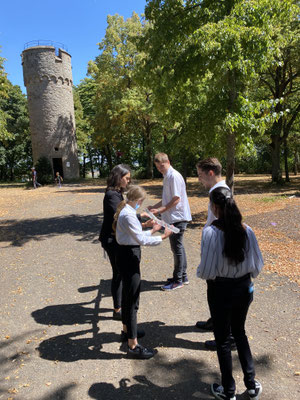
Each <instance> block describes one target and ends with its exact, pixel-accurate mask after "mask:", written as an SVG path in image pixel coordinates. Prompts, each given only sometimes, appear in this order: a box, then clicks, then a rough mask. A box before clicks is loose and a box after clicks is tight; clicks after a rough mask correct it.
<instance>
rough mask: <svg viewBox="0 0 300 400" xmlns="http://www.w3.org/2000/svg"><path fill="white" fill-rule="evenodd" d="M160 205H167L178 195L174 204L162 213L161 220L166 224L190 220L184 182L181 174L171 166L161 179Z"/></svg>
mask: <svg viewBox="0 0 300 400" xmlns="http://www.w3.org/2000/svg"><path fill="white" fill-rule="evenodd" d="M163 185H164V186H163V194H162V205H163V206H165V205H167V204H168V203H169V202H170V201H171V200H172V199H173V197H175V196H176V197H179V198H180V201H179V203H178V204H176V206H174V207H172V208H170V209H169V210H167V211H165V212H163V213H162V220H163V221H165V222H167V223H168V224H174V223H175V222H180V221H191V220H192V216H191V210H190V205H189V201H188V198H187V194H186V187H185V182H184V179H183V177H182V175H181V174H180V173H179V172H178V171H176V169H174V168H173V167H172V166H170V167H169V168H168V171H167V173H166V174H165V175H164V181H163Z"/></svg>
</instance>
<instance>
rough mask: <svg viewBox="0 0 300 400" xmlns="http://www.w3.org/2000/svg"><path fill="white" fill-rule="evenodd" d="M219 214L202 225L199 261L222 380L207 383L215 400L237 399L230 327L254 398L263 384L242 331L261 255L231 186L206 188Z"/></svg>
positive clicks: (261, 261)
mask: <svg viewBox="0 0 300 400" xmlns="http://www.w3.org/2000/svg"><path fill="white" fill-rule="evenodd" d="M209 197H210V201H211V208H212V212H213V213H214V215H215V216H216V217H217V219H216V220H215V221H214V222H213V223H212V225H211V226H208V227H206V228H205V229H203V232H202V240H201V263H200V265H199V266H198V269H197V276H198V277H199V278H202V279H206V280H207V299H208V304H209V308H210V312H211V316H212V320H213V329H214V335H215V339H216V344H217V353H218V359H219V364H220V370H221V376H222V385H218V384H216V383H214V384H213V385H212V387H211V390H212V394H213V395H214V396H215V398H216V399H220V400H235V399H236V397H235V389H236V388H235V381H234V379H233V376H232V358H231V349H230V331H231V332H232V335H233V336H234V339H235V342H236V346H237V351H238V356H239V359H240V363H241V366H242V370H243V373H244V383H245V386H246V388H247V390H248V396H249V399H252V400H258V399H259V397H260V394H261V392H262V386H261V384H260V383H259V382H258V381H257V380H255V379H254V378H255V370H254V364H253V359H252V355H251V350H250V347H249V343H248V339H247V336H246V333H245V322H246V317H247V312H248V308H249V305H250V304H251V302H252V300H253V283H252V282H251V277H253V278H256V277H257V275H258V274H259V272H260V271H261V269H262V267H263V259H262V255H261V252H260V250H259V247H258V244H257V240H256V237H255V235H254V232H253V231H252V229H251V228H250V227H249V226H247V225H244V224H242V216H241V213H240V211H239V209H238V207H237V205H236V203H235V201H234V199H233V198H232V195H231V192H230V190H229V189H226V188H224V187H218V188H216V189H215V190H213V191H212V192H211V193H210V196H209Z"/></svg>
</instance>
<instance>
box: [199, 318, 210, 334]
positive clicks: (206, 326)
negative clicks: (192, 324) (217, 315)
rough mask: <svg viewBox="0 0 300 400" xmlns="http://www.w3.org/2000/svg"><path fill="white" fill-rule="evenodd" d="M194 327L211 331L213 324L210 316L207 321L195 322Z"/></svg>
mask: <svg viewBox="0 0 300 400" xmlns="http://www.w3.org/2000/svg"><path fill="white" fill-rule="evenodd" d="M196 327H197V328H198V329H201V330H202V331H206V332H212V331H213V324H212V320H211V318H210V319H208V320H207V321H198V322H197V323H196Z"/></svg>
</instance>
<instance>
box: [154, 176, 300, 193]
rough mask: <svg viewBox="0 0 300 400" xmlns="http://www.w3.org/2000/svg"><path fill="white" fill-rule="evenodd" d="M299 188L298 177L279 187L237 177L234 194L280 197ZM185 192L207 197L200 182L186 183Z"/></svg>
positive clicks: (254, 179)
mask: <svg viewBox="0 0 300 400" xmlns="http://www.w3.org/2000/svg"><path fill="white" fill-rule="evenodd" d="M299 186H300V175H299V176H294V177H292V178H291V182H289V183H284V184H280V185H277V184H273V183H272V182H271V181H270V180H269V181H268V180H266V179H265V176H253V175H252V176H251V175H248V176H243V177H241V176H239V177H238V179H235V181H234V194H235V195H242V194H262V193H265V194H267V193H275V194H278V195H279V196H281V195H282V194H283V193H288V194H289V195H296V194H297V192H299ZM150 190H151V188H150ZM156 190H157V189H156ZM161 190H162V188H161ZM187 192H188V196H189V197H193V196H197V197H205V196H206V197H207V196H208V191H207V189H205V188H204V187H203V186H202V185H201V184H200V182H197V181H196V180H195V181H194V182H188V183H187Z"/></svg>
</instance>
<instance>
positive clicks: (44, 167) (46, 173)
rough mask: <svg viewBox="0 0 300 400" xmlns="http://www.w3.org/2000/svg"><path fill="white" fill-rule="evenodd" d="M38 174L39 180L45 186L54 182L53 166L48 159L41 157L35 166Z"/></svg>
mask: <svg viewBox="0 0 300 400" xmlns="http://www.w3.org/2000/svg"><path fill="white" fill-rule="evenodd" d="M35 169H36V172H37V180H38V182H39V183H42V184H43V185H44V184H45V183H52V182H53V170H52V165H51V163H50V161H49V159H48V158H47V157H40V158H39V159H38V161H37V163H36V166H35Z"/></svg>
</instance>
